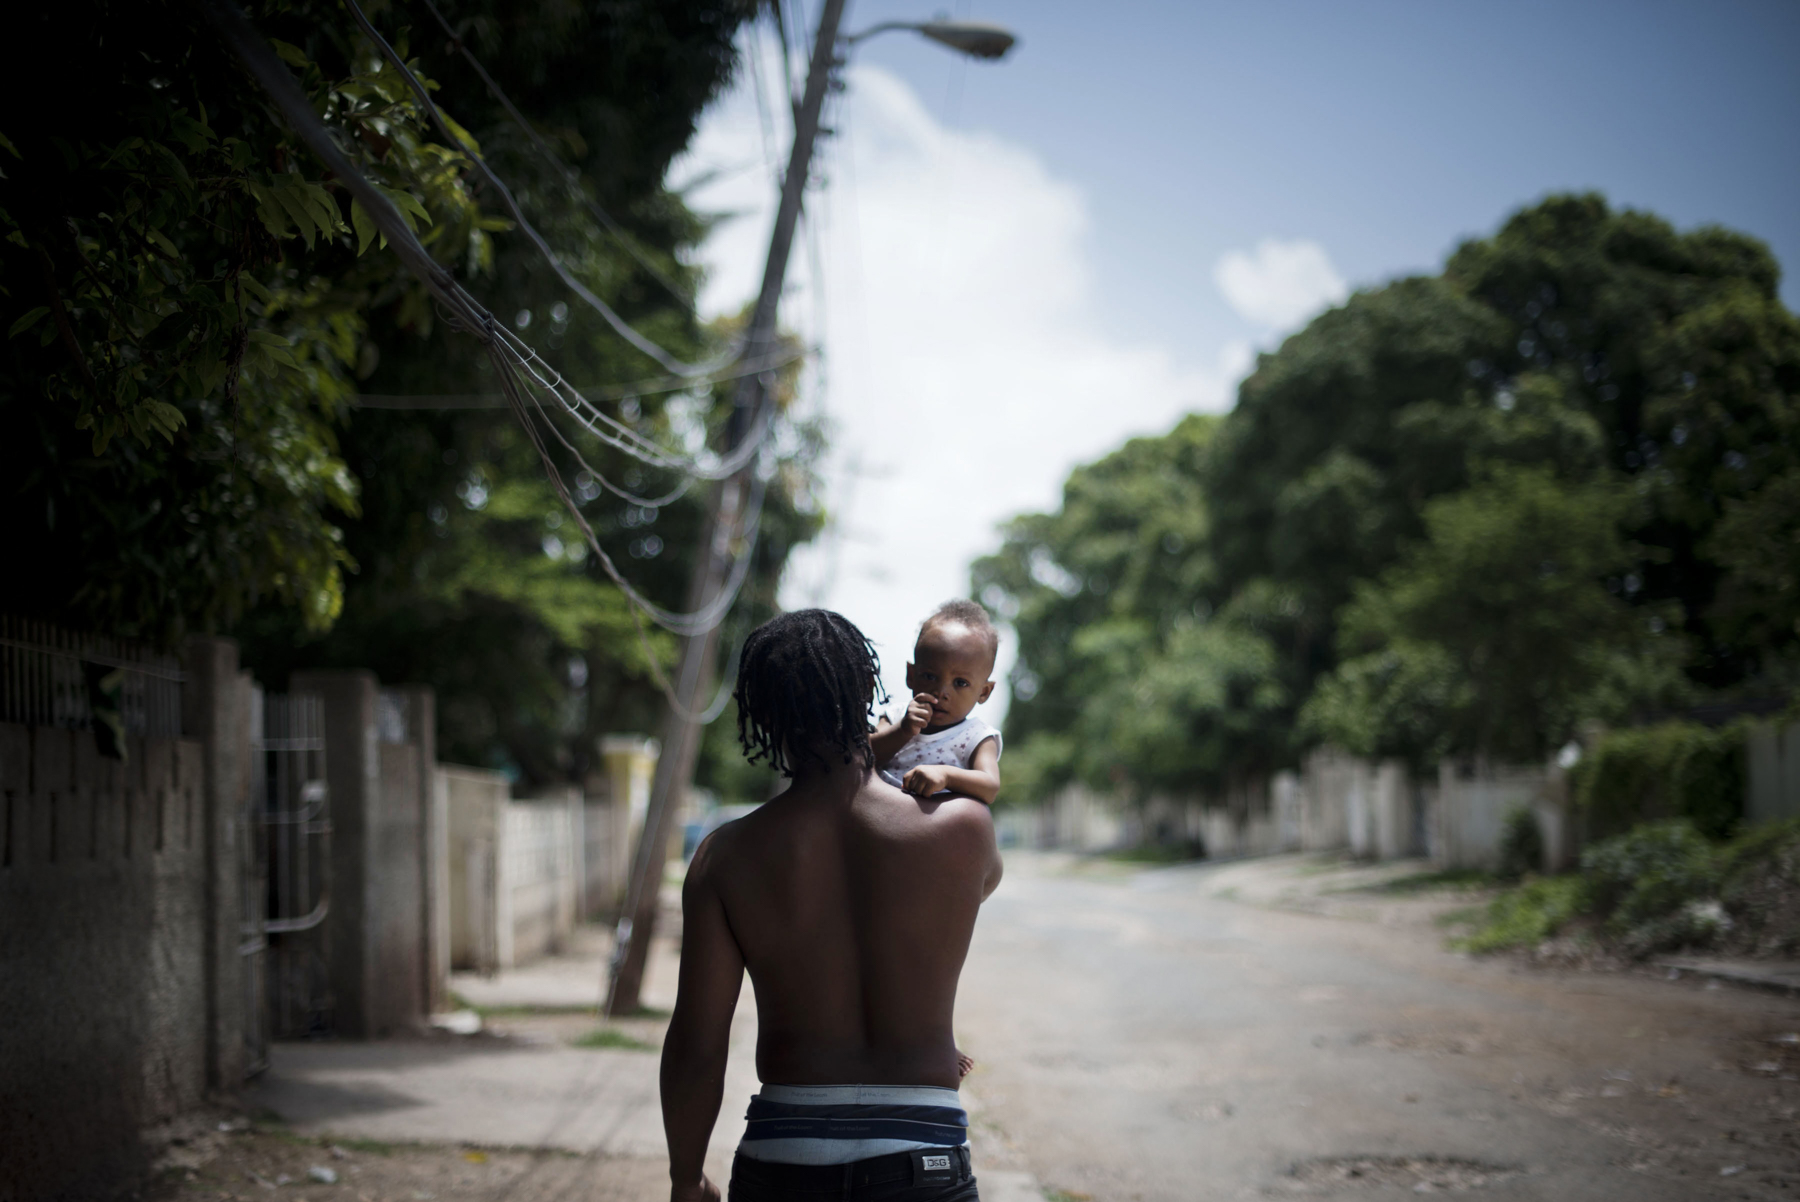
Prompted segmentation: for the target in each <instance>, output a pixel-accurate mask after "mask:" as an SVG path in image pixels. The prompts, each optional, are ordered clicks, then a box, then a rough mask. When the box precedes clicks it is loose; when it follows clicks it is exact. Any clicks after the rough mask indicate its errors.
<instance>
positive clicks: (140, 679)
mask: <svg viewBox="0 0 1800 1202" xmlns="http://www.w3.org/2000/svg"><path fill="white" fill-rule="evenodd" d="M181 681H182V674H181V662H180V661H179V660H177V659H176V658H175V657H174V656H172V655H167V654H163V653H160V652H156V651H152V650H149V649H147V648H144V647H140V646H137V645H136V644H133V643H128V642H125V641H123V640H121V639H111V638H104V637H102V636H100V635H96V634H83V633H79V632H77V631H72V630H65V629H63V628H62V627H59V626H53V625H51V624H50V623H48V622H37V621H31V620H28V619H25V618H15V617H10V616H7V615H4V614H0V722H15V723H18V724H19V725H21V726H57V727H62V728H63V729H65V730H93V731H96V732H97V733H105V732H108V731H110V732H111V733H113V734H116V735H137V736H140V737H144V738H151V739H176V738H180V737H181Z"/></svg>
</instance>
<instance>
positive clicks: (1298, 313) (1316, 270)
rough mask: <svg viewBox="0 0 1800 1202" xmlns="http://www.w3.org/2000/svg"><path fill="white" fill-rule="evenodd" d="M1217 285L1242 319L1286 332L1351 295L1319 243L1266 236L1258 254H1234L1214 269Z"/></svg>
mask: <svg viewBox="0 0 1800 1202" xmlns="http://www.w3.org/2000/svg"><path fill="white" fill-rule="evenodd" d="M1213 282H1214V283H1216V284H1217V285H1218V286H1219V291H1220V292H1223V293H1224V294H1225V299H1226V300H1227V301H1229V302H1231V307H1232V308H1233V309H1236V310H1237V311H1238V313H1239V315H1240V316H1242V317H1244V318H1245V319H1246V320H1249V321H1253V322H1255V323H1256V324H1257V325H1262V326H1270V327H1273V328H1274V329H1277V330H1288V329H1292V328H1294V327H1295V326H1298V325H1299V324H1300V323H1301V322H1302V321H1303V320H1304V319H1306V318H1308V317H1311V316H1312V315H1313V314H1315V313H1317V312H1318V311H1319V310H1321V309H1323V308H1325V307H1326V306H1328V305H1335V304H1337V303H1338V302H1339V301H1341V300H1343V299H1344V297H1346V296H1348V295H1349V292H1350V290H1349V288H1348V287H1347V286H1346V285H1345V283H1344V278H1343V277H1342V276H1340V275H1339V274H1338V273H1337V269H1336V268H1334V267H1333V266H1332V265H1331V257H1330V256H1329V255H1327V254H1326V253H1325V248H1324V247H1322V246H1320V245H1319V244H1318V243H1317V242H1308V241H1305V240H1296V241H1293V242H1282V241H1280V240H1278V239H1275V238H1264V239H1263V240H1262V241H1261V242H1258V243H1257V244H1256V249H1255V250H1254V251H1242V250H1234V251H1228V252H1227V253H1226V254H1224V255H1222V256H1221V257H1220V259H1219V262H1218V264H1217V265H1216V266H1214V268H1213Z"/></svg>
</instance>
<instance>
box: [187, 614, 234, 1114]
mask: <svg viewBox="0 0 1800 1202" xmlns="http://www.w3.org/2000/svg"><path fill="white" fill-rule="evenodd" d="M182 660H183V664H182V670H183V672H184V674H185V675H186V677H187V679H186V681H185V682H184V683H183V687H182V691H181V709H182V714H181V725H182V729H183V731H184V732H185V733H186V734H188V735H189V736H190V737H192V738H196V739H198V740H199V741H200V743H201V745H202V747H203V748H204V751H203V759H202V769H201V771H202V774H203V778H204V779H203V780H202V782H201V798H202V801H201V805H202V810H201V812H202V814H203V816H204V820H203V821H202V823H201V830H202V832H203V833H204V836H205V845H204V855H205V873H206V901H205V910H204V913H205V923H206V951H205V955H206V1083H207V1086H208V1088H210V1089H213V1090H218V1091H222V1092H226V1093H230V1092H234V1091H235V1090H237V1089H238V1088H239V1087H240V1086H241V1085H242V1084H243V1081H244V1073H245V1070H246V1068H247V1062H248V1057H247V1055H246V1051H245V1045H244V1024H245V1021H246V1018H247V1016H246V1015H245V1014H244V972H245V964H244V957H243V956H241V955H239V954H238V945H239V943H241V942H242V940H243V923H244V917H245V915H244V913H243V909H244V887H243V879H242V878H243V862H242V859H241V857H240V854H239V847H238V840H239V839H240V838H243V837H245V835H246V832H243V831H241V830H240V829H239V827H240V825H241V823H242V820H243V813H244V795H245V790H246V789H248V788H249V782H250V775H249V774H250V688H251V685H250V678H249V675H248V674H247V673H242V672H239V671H238V648H237V644H236V643H235V642H233V641H232V640H230V639H222V638H210V637H205V636H198V635H196V636H194V637H192V638H189V639H188V640H187V642H186V644H185V645H184V646H183V648H182Z"/></svg>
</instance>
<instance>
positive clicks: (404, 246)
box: [206, 0, 768, 720]
mask: <svg viewBox="0 0 1800 1202" xmlns="http://www.w3.org/2000/svg"><path fill="white" fill-rule="evenodd" d="M206 7H207V12H208V15H209V17H210V18H211V19H212V21H213V23H214V24H215V26H217V27H218V29H219V30H220V32H221V34H222V35H223V36H224V38H225V40H226V42H227V43H228V44H229V45H230V46H231V47H232V49H233V50H234V51H235V52H236V53H237V55H238V57H239V58H240V59H241V60H242V61H243V63H244V65H245V67H246V68H247V69H248V70H249V71H250V74H251V75H252V77H253V78H255V79H256V80H257V82H259V83H260V84H261V85H262V86H263V88H264V90H265V91H267V92H268V93H269V95H270V97H271V99H273V100H274V102H275V105H276V107H277V108H278V109H279V110H280V111H281V113H282V115H283V116H284V117H285V118H286V120H287V121H288V123H289V124H290V125H291V126H292V127H293V128H294V130H295V132H296V133H297V134H298V135H299V136H300V138H301V140H302V141H304V142H305V143H306V144H307V145H308V146H309V147H310V148H311V149H312V151H313V153H315V154H316V155H318V156H319V158H320V159H321V160H323V162H324V164H325V166H326V167H327V168H328V169H329V170H330V171H331V172H332V174H333V176H334V177H335V178H336V180H337V181H338V183H340V184H341V185H342V186H343V187H344V188H345V190H346V191H348V192H349V193H350V194H351V196H352V197H353V198H354V199H355V200H356V201H357V202H358V203H360V204H361V205H362V206H363V208H364V209H365V210H366V211H367V212H368V214H369V216H370V218H371V219H372V220H373V221H374V222H375V224H376V226H377V227H378V228H379V229H380V230H381V232H382V233H383V235H385V236H386V238H387V240H388V242H389V244H390V245H392V246H393V247H394V250H395V253H396V254H397V255H398V256H399V257H400V259H401V261H402V262H403V263H405V264H406V265H407V267H408V268H409V269H410V270H411V271H412V272H413V274H414V275H416V276H417V277H418V278H419V280H420V281H421V282H422V283H423V284H424V285H425V286H426V288H427V289H428V290H429V291H430V292H431V293H432V295H433V296H434V297H435V298H436V299H437V300H438V302H439V303H440V304H441V305H442V306H444V310H445V313H446V317H447V318H448V319H449V320H450V321H451V322H452V324H453V325H454V327H455V328H458V329H461V330H463V331H464V332H467V333H469V334H471V335H473V336H474V337H476V338H477V339H478V340H479V341H480V342H481V343H482V345H483V347H484V349H485V350H486V351H487V352H488V356H489V360H490V362H491V363H492V365H493V366H494V369H495V371H496V373H497V374H498V376H499V378H500V382H501V387H502V389H503V391H504V392H505V394H506V396H507V398H508V401H509V403H510V404H511V406H512V408H513V411H514V413H515V414H516V415H517V416H518V418H519V420H520V422H521V424H522V425H523V426H524V428H525V430H526V432H527V435H528V437H529V438H530V439H531V441H532V444H533V447H534V448H535V449H536V450H537V452H538V456H539V459H540V460H541V462H542V463H543V466H544V468H545V471H546V472H547V473H548V475H549V478H550V482H551V485H552V487H553V488H554V490H555V491H556V493H557V495H558V497H559V498H560V499H561V500H562V502H563V505H564V507H565V508H566V509H567V510H568V511H569V514H570V516H572V517H573V518H574V519H575V522H576V524H577V526H578V527H579V528H580V529H581V531H582V534H583V535H584V537H585V539H586V541H587V544H588V546H589V548H590V549H591V550H592V551H593V552H594V554H595V556H596V558H597V559H598V560H599V562H600V564H601V567H602V569H603V570H604V571H605V573H606V575H607V576H608V577H609V578H610V579H611V580H612V581H613V583H614V585H616V586H617V587H618V588H619V589H620V591H621V592H622V593H624V595H625V596H626V597H627V598H628V600H629V601H630V602H631V608H630V609H629V612H630V614H631V617H632V621H633V624H634V625H635V626H636V628H637V633H638V637H639V641H640V643H641V645H642V647H643V650H644V652H645V658H646V661H647V664H648V666H649V669H650V672H651V675H652V677H653V678H654V679H655V681H656V683H657V685H658V687H659V688H660V689H661V690H662V691H663V692H664V693H665V695H667V696H668V698H669V701H670V703H671V705H673V706H674V707H675V708H676V709H677V711H678V712H679V713H681V714H682V715H683V717H684V718H687V719H688V720H698V719H701V718H704V717H705V715H706V713H708V712H712V711H713V708H714V707H711V706H709V707H708V710H707V711H702V712H701V713H698V714H696V713H695V712H694V711H693V710H691V709H690V708H689V707H687V706H685V705H683V704H682V702H681V700H680V697H679V696H678V695H677V693H676V691H675V690H674V688H673V687H672V686H671V685H670V683H669V681H668V678H667V676H666V675H665V674H664V673H663V671H662V668H661V664H660V663H659V661H658V659H657V656H656V654H655V651H654V648H652V647H651V646H650V643H649V638H648V633H647V632H646V631H645V630H644V627H643V623H642V621H641V620H640V618H639V613H640V611H641V613H642V614H643V615H644V616H647V617H649V618H650V619H651V620H652V621H655V622H656V623H657V624H658V625H660V626H662V627H664V628H665V629H667V630H669V631H671V632H672V633H675V634H678V635H686V636H689V637H692V636H695V635H700V634H704V633H706V632H708V631H710V630H713V629H715V628H716V627H717V626H718V625H719V623H720V622H721V621H723V619H724V616H725V614H726V613H727V612H728V611H729V609H730V607H731V604H732V602H733V601H735V599H736V596H737V593H738V592H739V590H740V589H741V588H742V586H743V582H744V579H745V577H746V575H747V574H748V570H749V562H750V558H751V555H752V553H753V551H754V548H755V546H756V541H757V535H758V533H759V529H760V525H761V510H762V499H763V491H764V486H765V485H766V479H765V476H764V473H763V472H760V471H759V472H753V473H751V476H752V488H751V494H752V495H751V498H750V503H749V504H748V505H746V507H745V512H744V513H743V514H741V515H733V516H734V520H733V521H732V522H730V523H729V526H728V527H726V528H723V529H721V531H720V535H721V536H722V537H723V538H724V539H725V540H726V543H727V544H729V543H730V542H731V541H737V542H738V543H739V544H740V545H739V547H737V548H736V553H735V554H734V555H731V556H730V557H729V558H730V559H731V561H732V564H731V568H730V569H729V574H728V578H727V580H726V581H725V587H723V588H721V589H720V590H719V593H718V595H717V596H716V597H715V598H713V599H712V600H711V601H709V602H708V603H707V604H705V605H702V606H701V607H699V608H698V609H697V610H695V611H694V612H691V613H677V612H676V611H673V610H670V609H667V608H665V607H663V606H659V605H657V604H656V603H654V602H652V601H650V600H649V599H648V598H646V597H644V596H643V595H642V594H641V593H639V592H638V591H637V589H636V588H634V587H633V586H632V585H631V583H630V582H629V581H628V580H626V579H625V577H624V576H623V574H622V573H620V572H619V570H618V568H617V566H616V565H615V564H614V563H613V561H612V558H611V557H610V556H609V555H607V553H606V551H605V549H604V548H603V547H601V546H600V542H599V539H598V538H597V537H596V536H595V535H594V532H593V528H592V527H591V526H590V525H589V524H588V521H587V518H586V516H585V515H584V514H583V513H582V512H581V508H580V506H579V505H577V504H576V503H575V501H574V499H573V498H572V497H571V496H570V494H569V490H568V486H567V484H566V483H565V482H564V481H563V479H562V475H561V473H560V472H559V471H558V470H557V467H556V464H555V461H554V460H553V458H552V457H551V455H550V453H549V448H548V447H547V446H546V445H545V444H544V441H543V438H542V435H541V433H540V432H539V430H538V429H537V425H536V423H535V422H534V421H533V420H532V418H531V408H528V405H527V397H528V396H529V397H530V404H531V406H537V404H538V403H537V401H536V397H535V395H533V394H531V392H530V386H529V385H528V384H527V383H526V382H525V377H524V376H523V375H521V371H522V370H523V371H525V372H529V371H530V368H531V364H530V362H529V361H528V360H527V359H525V358H524V357H523V356H522V355H521V354H520V353H519V351H518V349H517V347H516V346H515V345H514V341H516V340H509V335H508V332H507V331H506V329H505V327H504V326H503V325H502V324H501V323H500V322H499V321H498V320H497V319H496V318H495V317H494V315H493V314H492V313H490V312H488V310H487V309H486V308H485V307H484V306H482V305H481V303H480V302H479V301H477V300H476V299H475V298H474V297H473V296H471V295H470V294H469V293H468V292H467V290H465V289H464V288H463V287H462V286H461V285H460V284H458V283H457V281H456V279H455V277H454V276H452V275H451V274H450V272H449V271H448V270H446V269H445V268H444V267H443V266H441V265H440V264H438V263H437V262H436V261H435V260H434V259H433V258H432V257H431V255H430V252H428V251H427V250H426V249H425V247H424V245H423V244H422V243H420V242H419V240H418V238H417V236H416V235H414V233H413V232H412V229H411V227H410V226H408V225H407V224H406V222H405V220H404V219H403V218H402V217H401V216H400V213H399V211H398V210H397V209H396V208H395V207H394V205H393V202H392V201H390V200H389V199H388V198H387V197H386V196H385V195H383V194H382V193H381V191H380V190H379V189H378V188H376V187H375V186H374V185H373V184H372V183H370V182H369V180H368V179H367V178H365V177H364V176H363V175H362V173H361V172H360V171H358V170H357V169H356V167H355V165H354V164H353V163H352V162H351V160H350V159H349V158H348V156H347V155H346V154H345V153H344V152H343V150H342V149H341V148H340V147H339V146H338V145H337V143H336V142H335V141H334V140H333V138H332V134H331V131H330V130H329V129H328V128H326V126H325V125H324V124H323V123H322V122H321V121H320V120H319V118H318V116H317V115H316V114H315V113H314V112H313V110H312V106H311V104H310V102H309V101H308V99H307V97H306V95H305V93H303V92H302V91H301V90H300V88H299V85H298V84H297V83H296V82H295V81H294V77H293V75H292V74H291V73H290V72H289V71H288V69H287V68H286V67H285V66H283V65H282V64H281V63H280V62H279V61H278V60H277V59H276V58H275V55H274V53H273V52H272V51H271V50H270V49H269V47H268V45H267V43H266V42H264V41H263V40H262V38H261V37H260V36H259V35H258V34H257V33H256V31H255V30H254V28H253V27H252V26H251V25H250V23H249V21H248V19H247V18H246V17H245V16H244V14H243V13H242V12H241V11H240V10H238V9H237V8H236V7H235V6H234V5H232V4H230V3H229V0H207V5H206ZM529 349H530V348H528V347H527V348H526V350H527V351H529ZM531 358H532V359H535V358H536V355H535V352H531ZM537 362H539V363H541V362H542V361H541V360H537ZM547 366H548V365H545V367H546V368H547ZM551 374H552V376H553V377H554V379H555V380H556V381H557V382H558V383H561V377H560V376H555V375H554V372H553V371H552V373H551ZM538 411H539V413H540V414H541V412H542V411H541V408H539V410H538ZM546 420H548V419H547V418H546ZM767 434H768V429H767V427H765V428H764V429H763V431H762V438H763V440H764V441H766V439H767ZM730 549H731V548H729V546H727V550H730ZM715 716H716V715H715Z"/></svg>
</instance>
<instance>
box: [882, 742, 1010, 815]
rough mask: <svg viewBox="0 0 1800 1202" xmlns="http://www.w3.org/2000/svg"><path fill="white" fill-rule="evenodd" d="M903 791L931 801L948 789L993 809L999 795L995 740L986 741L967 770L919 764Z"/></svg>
mask: <svg viewBox="0 0 1800 1202" xmlns="http://www.w3.org/2000/svg"><path fill="white" fill-rule="evenodd" d="M902 787H903V788H905V790H906V791H907V792H908V793H915V794H917V795H918V796H920V797H930V796H931V795H932V794H933V793H942V792H943V791H944V790H945V789H948V790H950V791H951V792H952V793H966V794H968V795H969V796H970V797H973V798H974V799H975V800H976V801H979V802H981V803H982V804H983V805H993V804H994V798H996V797H998V796H999V795H1000V745H999V743H998V742H997V741H995V740H994V739H992V738H988V739H983V740H982V741H981V745H980V746H979V747H977V748H976V749H975V754H974V755H972V756H970V757H969V766H968V767H967V768H958V767H957V766H956V765H954V764H920V765H919V766H918V767H917V768H914V769H913V770H912V771H911V772H908V773H907V774H906V779H905V780H904V781H903V782H902Z"/></svg>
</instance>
